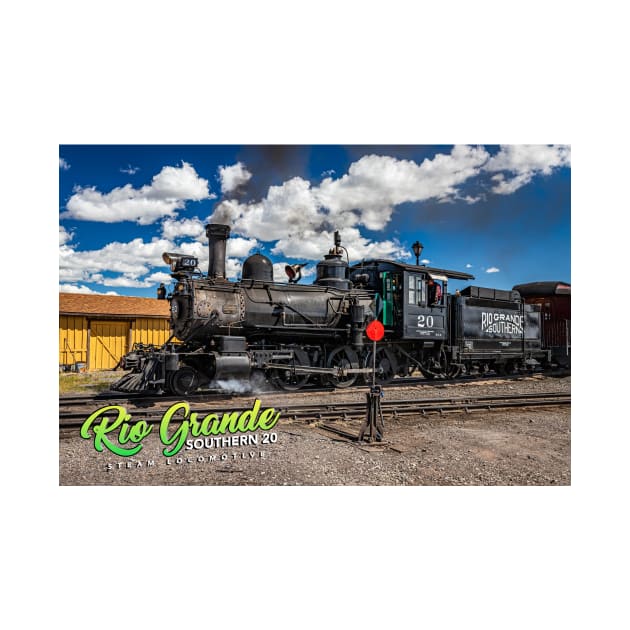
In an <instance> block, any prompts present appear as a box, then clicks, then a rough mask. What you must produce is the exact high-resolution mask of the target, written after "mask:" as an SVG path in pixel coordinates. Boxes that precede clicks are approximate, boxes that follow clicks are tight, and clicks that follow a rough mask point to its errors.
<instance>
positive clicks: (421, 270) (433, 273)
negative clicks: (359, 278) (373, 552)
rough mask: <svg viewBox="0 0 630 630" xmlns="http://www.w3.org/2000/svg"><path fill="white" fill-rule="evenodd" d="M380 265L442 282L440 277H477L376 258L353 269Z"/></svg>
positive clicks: (470, 278)
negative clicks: (425, 274)
mask: <svg viewBox="0 0 630 630" xmlns="http://www.w3.org/2000/svg"><path fill="white" fill-rule="evenodd" d="M379 265H390V266H391V267H398V268H399V269H402V270H403V271H408V272H411V273H428V274H429V275H430V276H432V277H434V278H437V279H438V280H441V279H442V278H440V276H444V277H446V278H453V279H454V280H474V279H475V276H472V275H470V274H469V273H465V272H464V271H451V270H450V269H438V268H437V267H425V266H424V265H407V264H405V263H401V262H396V261H394V260H385V259H382V258H375V259H371V260H363V261H361V262H360V263H357V264H355V265H351V267H350V268H351V269H363V268H365V267H376V266H379Z"/></svg>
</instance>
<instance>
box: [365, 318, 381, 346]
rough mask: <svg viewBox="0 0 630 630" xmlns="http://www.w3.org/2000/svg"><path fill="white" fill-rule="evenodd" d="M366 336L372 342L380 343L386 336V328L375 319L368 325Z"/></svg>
mask: <svg viewBox="0 0 630 630" xmlns="http://www.w3.org/2000/svg"><path fill="white" fill-rule="evenodd" d="M365 334H366V335H367V336H368V338H369V339H370V340H371V341H380V340H381V339H382V338H383V336H384V335H385V328H384V327H383V324H381V322H379V321H378V319H375V320H374V321H373V322H370V323H369V324H368V325H367V327H366V329H365Z"/></svg>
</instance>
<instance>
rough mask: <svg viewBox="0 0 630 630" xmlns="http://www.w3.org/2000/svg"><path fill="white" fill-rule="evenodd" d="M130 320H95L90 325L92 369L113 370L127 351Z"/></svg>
mask: <svg viewBox="0 0 630 630" xmlns="http://www.w3.org/2000/svg"><path fill="white" fill-rule="evenodd" d="M128 338H129V322H114V321H110V322H108V321H93V322H92V323H91V326H90V365H89V369H90V370H111V369H112V368H114V367H116V365H117V364H118V361H120V357H122V356H123V355H124V354H125V353H126V352H127V340H128Z"/></svg>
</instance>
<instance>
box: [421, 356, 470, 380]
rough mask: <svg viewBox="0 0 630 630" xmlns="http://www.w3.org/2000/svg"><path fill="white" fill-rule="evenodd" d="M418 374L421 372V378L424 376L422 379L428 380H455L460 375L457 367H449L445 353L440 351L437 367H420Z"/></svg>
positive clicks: (459, 369)
mask: <svg viewBox="0 0 630 630" xmlns="http://www.w3.org/2000/svg"><path fill="white" fill-rule="evenodd" d="M420 372H422V376H424V378H426V379H429V380H432V379H434V378H436V377H441V378H457V377H458V376H459V375H460V373H461V368H460V367H459V366H457V365H449V362H448V359H447V358H446V352H445V351H444V350H441V351H440V361H439V367H438V366H436V365H431V366H430V367H429V366H426V365H424V366H420Z"/></svg>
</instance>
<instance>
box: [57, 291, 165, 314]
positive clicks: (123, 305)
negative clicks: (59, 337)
mask: <svg viewBox="0 0 630 630" xmlns="http://www.w3.org/2000/svg"><path fill="white" fill-rule="evenodd" d="M59 314H60V315H111V316H118V317H120V316H127V317H169V315H170V311H169V303H168V301H167V300H158V299H156V298H140V297H127V296H122V295H85V294H82V293H60V294H59Z"/></svg>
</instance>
